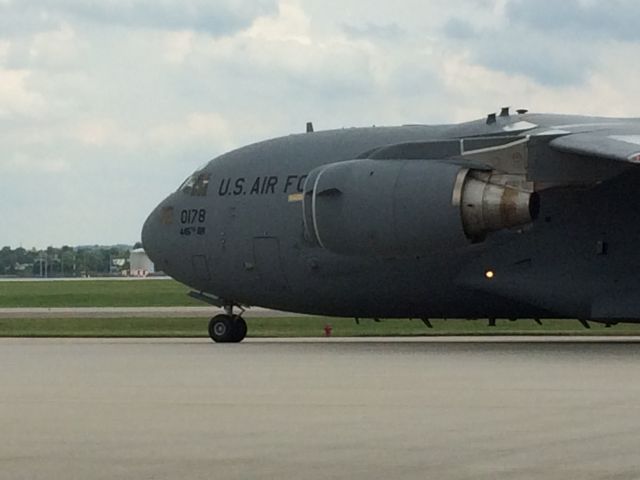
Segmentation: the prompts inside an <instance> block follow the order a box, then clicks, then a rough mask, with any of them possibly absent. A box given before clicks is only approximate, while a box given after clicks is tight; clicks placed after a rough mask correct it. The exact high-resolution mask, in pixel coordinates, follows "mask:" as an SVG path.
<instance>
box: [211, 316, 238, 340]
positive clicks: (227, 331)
mask: <svg viewBox="0 0 640 480" xmlns="http://www.w3.org/2000/svg"><path fill="white" fill-rule="evenodd" d="M234 323H235V322H234V321H233V319H232V318H231V317H229V316H228V315H216V316H215V317H213V318H212V319H211V321H210V322H209V336H210V337H211V340H213V341H214V342H216V343H226V342H231V341H232V339H233V338H234V336H233V333H234V328H233V326H234Z"/></svg>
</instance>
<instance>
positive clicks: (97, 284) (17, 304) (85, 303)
mask: <svg viewBox="0 0 640 480" xmlns="http://www.w3.org/2000/svg"><path fill="white" fill-rule="evenodd" d="M188 291H189V289H188V287H185V286H184V285H181V284H180V283H178V282H175V281H173V280H153V281H143V280H141V281H109V280H79V281H64V282H37V281H36V282H10V281H9V282H7V281H4V282H0V308H21V307H25V308H27V307H51V308H54V307H146V306H188V305H193V306H202V305H203V304H202V303H201V302H198V301H197V300H194V299H192V298H190V297H188V296H187V293H188ZM214 311H215V309H214V308H213V307H212V313H213V312H214ZM208 320H209V319H208V318H130V319H127V318H124V319H123V318H111V319H109V318H99V319H96V318H60V319H55V318H54V319H0V336H4V337H7V336H9V337H17V336H34V337H38V336H62V337H206V336H207V324H208ZM247 322H248V324H249V336H253V337H296V336H309V337H319V336H323V335H324V331H323V327H324V326H325V325H326V324H331V325H332V327H333V335H334V336H386V335H391V336H393V335H506V334H509V335H536V334H539V335H541V334H546V335H563V334H565V335H590V334H599V335H603V334H604V335H606V334H611V335H640V325H619V326H615V327H613V328H605V327H604V326H602V325H597V324H593V326H592V327H593V328H592V329H591V330H585V329H584V328H583V327H582V326H581V325H580V324H579V323H578V322H577V321H573V320H550V321H546V322H544V325H543V326H540V325H537V324H535V323H534V322H533V321H531V320H520V321H517V322H511V321H507V320H498V323H497V327H495V328H489V327H487V323H486V321H464V320H447V321H445V320H433V321H432V323H433V325H434V327H435V328H434V329H427V328H426V327H425V325H424V324H423V323H422V322H420V321H418V320H413V321H411V320H386V321H382V322H379V323H377V322H374V321H372V320H362V321H361V324H360V325H356V324H355V322H354V321H353V320H352V319H336V318H325V317H295V316H292V317H290V318H282V317H279V318H255V319H252V318H249V319H248V320H247Z"/></svg>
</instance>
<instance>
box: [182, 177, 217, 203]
mask: <svg viewBox="0 0 640 480" xmlns="http://www.w3.org/2000/svg"><path fill="white" fill-rule="evenodd" d="M210 177H211V175H210V174H208V173H203V172H200V173H194V174H193V175H191V176H190V177H189V178H187V179H186V180H185V181H184V183H183V184H182V185H180V188H179V189H178V190H179V191H181V192H182V193H186V194H187V195H191V196H192V197H206V196H207V190H208V189H209V178H210Z"/></svg>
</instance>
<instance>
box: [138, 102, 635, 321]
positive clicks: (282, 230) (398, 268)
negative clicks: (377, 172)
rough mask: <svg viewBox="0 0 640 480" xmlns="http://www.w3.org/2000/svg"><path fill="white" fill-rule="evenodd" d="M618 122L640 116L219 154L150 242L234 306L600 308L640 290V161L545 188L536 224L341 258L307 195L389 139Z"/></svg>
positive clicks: (405, 311)
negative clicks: (598, 302)
mask: <svg viewBox="0 0 640 480" xmlns="http://www.w3.org/2000/svg"><path fill="white" fill-rule="evenodd" d="M609 122H612V123H613V122H618V123H619V122H629V124H630V125H631V126H636V125H640V124H638V123H637V121H636V120H616V119H601V118H585V117H568V116H552V115H520V116H517V117H516V116H514V117H511V118H510V120H509V121H508V122H507V121H506V120H505V121H502V122H500V121H499V122H498V123H497V125H496V124H487V122H485V121H477V122H470V123H466V124H460V125H445V126H422V125H412V126H402V127H391V128H387V127H374V128H353V129H343V130H334V131H327V132H316V133H307V134H300V135H291V136H287V137H282V138H277V139H273V140H269V141H265V142H261V143H256V144H253V145H250V146H247V147H243V148H240V149H238V150H234V151H232V152H229V153H227V154H224V155H222V156H220V157H218V158H216V159H214V160H212V161H211V162H210V163H209V164H207V165H206V166H205V167H204V168H203V169H201V170H198V171H197V172H195V173H194V175H193V176H192V177H190V179H189V180H188V181H187V182H186V183H185V184H183V186H182V187H181V188H180V189H178V190H177V191H176V192H174V193H172V194H171V195H169V196H168V197H167V198H166V199H165V200H164V201H163V202H161V203H160V204H159V205H158V207H157V208H156V209H155V210H154V211H153V212H152V214H151V215H150V216H149V219H148V220H147V222H146V223H145V226H144V229H143V243H144V246H145V249H146V250H147V252H148V254H149V256H150V257H151V259H152V260H153V261H154V262H155V264H156V268H157V269H160V270H163V271H165V272H166V273H167V274H169V275H171V276H172V277H174V278H176V279H177V280H179V281H180V282H183V283H185V284H187V285H189V286H190V287H192V288H193V289H195V290H198V291H202V292H206V293H209V294H211V295H215V296H216V297H218V298H220V299H222V300H223V301H224V302H228V303H230V304H240V305H249V306H264V307H269V308H276V309H280V310H287V311H292V312H301V313H313V314H324V315H335V316H355V317H387V318H393V317H396V318H399V317H437V318H486V317H499V318H523V317H524V318H545V317H554V318H561V317H572V318H573V317H579V318H590V317H591V312H592V309H593V305H594V301H595V299H596V298H597V297H598V296H599V295H602V294H604V293H607V292H611V291H617V292H619V291H633V292H635V291H639V292H640V285H639V283H638V280H636V275H635V267H636V265H637V264H638V263H640V255H638V253H637V249H636V245H635V243H636V242H635V239H637V238H640V235H639V234H640V221H639V220H640V211H639V209H638V208H636V206H635V204H636V203H637V202H636V200H635V199H636V196H637V188H636V185H637V182H638V181H640V175H638V174H637V173H635V171H629V172H627V173H625V175H621V176H619V177H617V178H615V179H613V180H611V181H609V182H607V183H605V184H602V185H598V184H594V185H593V186H591V187H590V188H588V189H585V188H581V189H579V190H576V189H571V188H569V189H566V188H558V189H549V190H546V191H545V192H543V193H541V210H540V214H539V215H538V217H537V219H536V220H535V221H534V222H532V224H531V225H529V226H527V227H526V228H519V229H506V230H504V231H499V232H495V233H492V234H490V235H488V236H487V238H486V239H484V240H483V241H482V242H475V243H474V242H469V243H467V244H465V245H461V246H458V245H455V246H454V245H452V246H451V247H447V246H443V247H442V248H436V249H434V250H432V251H429V252H424V253H423V254H419V255H410V256H406V255H390V256H380V255H373V254H367V252H363V253H362V254H360V255H338V254H335V253H332V252H331V251H328V250H326V249H324V248H322V247H320V246H318V245H315V244H313V243H312V242H310V241H309V239H308V238H307V235H306V234H305V225H304V219H303V214H302V206H301V199H302V194H303V189H304V185H305V182H306V180H307V176H308V175H309V173H310V172H311V171H313V170H314V169H316V168H318V167H320V166H322V165H326V164H330V163H336V162H343V161H348V160H353V159H356V158H363V157H365V156H366V155H367V152H370V151H372V150H374V149H377V148H380V147H383V146H385V145H393V144H403V143H407V142H425V141H431V140H447V139H449V140H450V139H463V138H473V137H481V136H491V135H500V136H509V135H514V136H516V135H522V134H523V132H525V133H526V134H527V135H535V134H536V133H537V132H542V131H544V130H550V129H554V128H558V127H559V126H562V127H564V128H572V129H578V130H580V129H585V128H591V127H585V126H586V125H598V124H606V123H609ZM429 207H430V206H429V205H424V208H425V209H428V208H429ZM368 214H369V215H376V212H375V211H371V212H368ZM603 244H606V246H607V247H606V248H607V252H606V255H601V254H600V253H601V252H599V251H598V250H597V249H598V245H603ZM488 272H491V274H492V275H487V273H488ZM488 277H491V278H488Z"/></svg>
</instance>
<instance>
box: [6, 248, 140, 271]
mask: <svg viewBox="0 0 640 480" xmlns="http://www.w3.org/2000/svg"><path fill="white" fill-rule="evenodd" d="M138 247H140V244H139V243H137V244H135V245H133V246H131V245H116V246H101V245H94V246H82V247H70V246H68V245H65V246H63V247H60V248H57V247H48V248H47V249H44V250H37V249H35V248H33V249H31V250H27V249H25V248H22V247H19V248H15V249H12V248H11V247H3V248H2V250H0V276H10V277H86V276H105V275H122V274H123V273H124V272H126V271H128V270H129V253H130V251H131V249H132V248H138Z"/></svg>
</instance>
